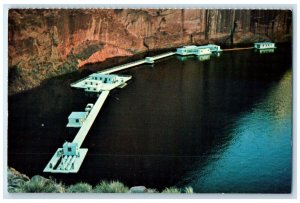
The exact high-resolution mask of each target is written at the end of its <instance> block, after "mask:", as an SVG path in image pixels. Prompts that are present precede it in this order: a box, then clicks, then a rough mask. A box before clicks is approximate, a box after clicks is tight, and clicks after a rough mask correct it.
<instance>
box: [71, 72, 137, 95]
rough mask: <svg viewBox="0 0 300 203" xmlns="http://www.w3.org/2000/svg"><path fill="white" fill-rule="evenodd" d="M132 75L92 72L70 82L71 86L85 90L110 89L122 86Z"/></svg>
mask: <svg viewBox="0 0 300 203" xmlns="http://www.w3.org/2000/svg"><path fill="white" fill-rule="evenodd" d="M131 78H132V76H120V75H108V74H101V73H94V74H91V75H89V76H88V77H86V78H84V79H83V80H79V81H77V82H75V83H72V84H71V87H74V88H79V89H84V91H86V92H101V91H110V90H112V89H114V88H116V87H119V86H123V85H124V84H125V83H126V82H127V81H128V80H130V79H131Z"/></svg>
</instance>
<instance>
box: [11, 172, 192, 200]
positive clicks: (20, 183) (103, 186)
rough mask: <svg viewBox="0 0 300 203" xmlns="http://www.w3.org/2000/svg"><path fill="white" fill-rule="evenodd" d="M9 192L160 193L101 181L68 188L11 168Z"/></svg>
mask: <svg viewBox="0 0 300 203" xmlns="http://www.w3.org/2000/svg"><path fill="white" fill-rule="evenodd" d="M7 191H8V192H9V193H160V192H159V191H157V190H156V189H152V188H146V187H145V186H133V187H131V188H128V187H127V186H125V185H124V184H123V183H121V182H119V181H110V182H107V181H101V182H100V183H99V184H97V185H96V186H94V187H92V186H91V185H89V184H88V183H82V182H80V183H77V184H74V185H68V186H67V185H65V184H63V183H61V182H60V183H58V182H57V181H56V180H54V179H51V178H50V179H48V178H45V177H43V176H40V175H35V176H33V177H31V178H29V177H28V176H26V175H24V174H22V173H20V172H19V171H17V170H16V169H14V168H11V167H8V169H7ZM161 193H188V194H192V193H193V188H191V187H186V188H183V189H178V188H175V187H170V188H165V189H164V190H163V191H161Z"/></svg>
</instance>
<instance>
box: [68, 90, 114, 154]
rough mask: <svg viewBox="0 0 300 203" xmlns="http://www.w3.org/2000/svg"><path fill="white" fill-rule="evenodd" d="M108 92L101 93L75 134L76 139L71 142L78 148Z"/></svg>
mask: <svg viewBox="0 0 300 203" xmlns="http://www.w3.org/2000/svg"><path fill="white" fill-rule="evenodd" d="M108 94H109V91H102V93H101V94H100V96H99V97H98V99H97V101H96V103H95V105H94V107H93V108H92V110H91V112H90V113H89V115H88V117H87V119H86V120H85V121H84V123H83V125H82V126H81V128H80V130H79V131H78V133H77V134H76V137H75V138H74V140H73V143H77V146H78V148H80V146H81V145H82V143H83V141H84V139H85V137H86V135H87V134H88V132H89V130H90V128H91V127H92V125H93V123H94V121H95V119H96V117H97V115H98V112H99V111H100V109H101V107H102V106H103V104H104V102H105V100H106V98H107V96H108Z"/></svg>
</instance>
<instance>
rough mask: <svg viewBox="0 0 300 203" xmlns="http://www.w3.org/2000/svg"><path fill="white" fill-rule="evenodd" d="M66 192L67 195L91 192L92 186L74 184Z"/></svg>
mask: <svg viewBox="0 0 300 203" xmlns="http://www.w3.org/2000/svg"><path fill="white" fill-rule="evenodd" d="M67 192H69V193H84V192H92V186H91V185H89V184H87V183H82V182H81V183H76V184H75V185H70V186H69V187H68V188H67Z"/></svg>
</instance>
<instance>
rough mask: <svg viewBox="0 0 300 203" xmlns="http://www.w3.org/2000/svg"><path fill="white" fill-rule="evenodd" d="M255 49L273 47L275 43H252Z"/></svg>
mask: <svg viewBox="0 0 300 203" xmlns="http://www.w3.org/2000/svg"><path fill="white" fill-rule="evenodd" d="M254 48H255V49H275V48H276V47H275V43H273V42H257V43H254Z"/></svg>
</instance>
